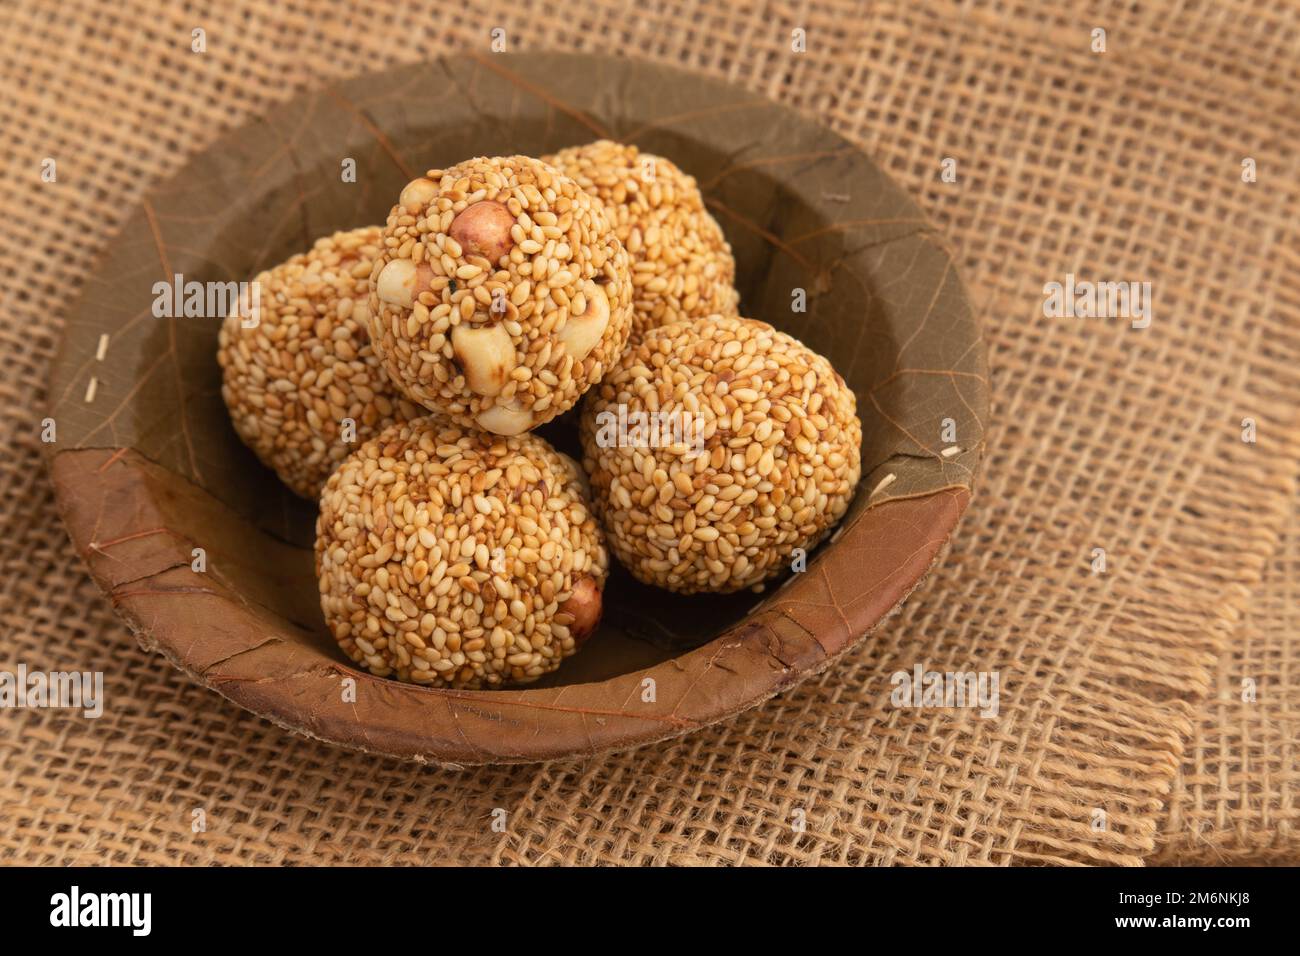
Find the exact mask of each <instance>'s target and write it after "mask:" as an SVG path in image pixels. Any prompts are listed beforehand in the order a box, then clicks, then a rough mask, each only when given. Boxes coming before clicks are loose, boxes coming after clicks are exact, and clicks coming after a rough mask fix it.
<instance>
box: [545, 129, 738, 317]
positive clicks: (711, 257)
mask: <svg viewBox="0 0 1300 956" xmlns="http://www.w3.org/2000/svg"><path fill="white" fill-rule="evenodd" d="M542 158H543V160H544V161H545V162H548V163H550V164H551V165H552V166H554V167H555V168H556V169H558V170H559V171H560V172H562V173H564V174H565V175H567V176H570V177H572V178H573V179H574V180H575V181H576V182H577V183H578V185H579V186H581V187H582V188H583V189H585V190H586V191H587V192H589V193H591V194H592V195H593V196H596V197H597V198H599V199H600V200H601V202H603V203H604V204H605V210H606V212H607V213H608V214H609V218H610V219H611V220H612V221H613V223H614V230H615V232H616V233H617V234H618V238H619V239H620V240H621V241H622V243H623V245H624V246H625V247H626V248H627V251H628V255H629V256H631V259H632V286H633V289H634V290H635V293H634V295H633V300H632V306H633V313H632V335H633V337H636V336H639V335H641V334H642V333H644V332H645V331H647V330H648V329H652V328H654V327H656V326H659V325H668V324H669V323H670V322H678V321H682V320H689V319H702V318H704V317H705V316H707V315H715V314H720V315H735V314H736V309H737V306H738V305H739V296H738V295H737V294H736V290H735V287H734V285H733V284H734V282H735V280H736V260H735V259H734V258H733V257H732V255H731V246H730V245H728V244H727V237H726V236H725V235H723V232H722V228H721V227H720V226H719V225H718V222H717V220H716V219H714V218H713V217H712V216H711V215H709V211H708V210H707V209H706V208H705V207H704V197H703V196H701V195H700V187H699V186H698V185H697V184H696V182H695V177H694V176H691V175H689V174H687V173H686V172H684V171H683V170H682V169H680V168H679V167H678V166H677V164H676V163H674V162H673V161H672V160H671V159H667V158H665V157H663V156H656V155H654V154H653V153H646V152H642V151H641V150H639V149H638V148H637V147H636V146H635V145H632V144H625V143H614V142H611V141H610V140H607V139H602V140H598V141H596V142H594V143H588V144H586V145H584V146H574V147H572V148H570V149H563V150H560V151H559V152H558V153H555V154H554V155H553V156H544V157H542Z"/></svg>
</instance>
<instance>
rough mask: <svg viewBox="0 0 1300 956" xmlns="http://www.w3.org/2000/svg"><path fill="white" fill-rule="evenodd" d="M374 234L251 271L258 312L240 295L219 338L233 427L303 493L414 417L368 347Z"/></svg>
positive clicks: (332, 242)
mask: <svg viewBox="0 0 1300 956" xmlns="http://www.w3.org/2000/svg"><path fill="white" fill-rule="evenodd" d="M379 240H380V227H378V226H367V227H365V228H362V229H353V230H351V231H348V232H336V233H335V234H334V235H332V236H327V237H325V238H323V239H319V240H317V242H316V244H315V245H313V246H312V248H311V249H310V250H309V251H307V252H305V253H301V254H299V255H296V256H294V257H292V258H291V259H289V260H288V261H287V262H284V263H282V264H280V265H278V266H276V267H275V268H273V269H269V270H267V271H266V272H263V273H261V274H260V275H258V276H257V278H256V279H255V280H254V281H255V282H256V283H257V286H258V298H257V306H258V307H257V309H256V311H254V310H253V308H252V305H253V303H252V301H250V299H249V298H241V299H240V302H239V307H238V308H237V309H234V310H232V311H231V313H230V315H228V316H226V318H225V320H224V321H223V322H222V324H221V331H220V333H219V334H218V338H217V362H218V364H219V365H220V366H221V377H222V385H221V397H222V398H223V399H224V400H225V402H226V407H227V408H228V409H229V410H230V418H231V421H232V422H233V423H234V426H235V431H236V432H238V434H239V437H240V438H241V439H243V441H244V444H246V445H248V447H249V448H251V449H252V450H253V452H254V453H255V454H256V455H257V457H258V458H259V459H261V460H262V462H263V463H264V464H266V465H267V466H268V467H270V468H271V469H273V470H274V471H275V473H276V474H277V475H279V476H280V480H281V481H283V482H284V483H285V484H286V485H288V486H289V487H290V488H291V489H292V490H293V491H294V492H296V493H297V494H299V495H301V496H303V497H304V498H311V499H315V498H316V497H317V496H318V495H319V494H320V490H321V486H322V485H324V484H325V479H326V478H328V477H329V475H330V472H332V471H333V470H334V466H335V465H337V464H338V463H339V462H340V461H342V460H343V459H344V458H345V457H346V456H347V454H348V452H349V451H351V450H352V449H353V448H355V447H356V444H357V443H359V442H362V441H365V440H366V439H367V438H369V437H370V436H372V435H376V434H378V433H379V432H380V431H382V430H383V429H385V428H387V427H388V426H389V425H391V424H393V422H395V421H398V420H400V419H407V418H414V417H415V416H416V415H418V414H421V412H420V411H419V409H418V406H416V405H413V404H412V403H410V402H408V401H407V400H406V399H405V398H404V397H402V395H401V393H399V392H398V391H397V389H396V388H394V387H393V385H392V383H391V382H389V380H388V377H387V376H386V375H385V374H384V373H383V370H382V369H381V368H380V366H379V359H378V358H376V357H375V354H374V352H373V351H372V350H371V348H370V333H369V331H368V330H367V328H366V311H367V301H368V299H369V296H370V270H371V263H372V262H373V260H374V257H375V256H376V255H378V253H379V248H380V246H379ZM245 321H247V322H248V323H249V325H248V327H245V325H244V323H245ZM349 419H350V420H351V426H349V425H348V423H347V420H349ZM354 431H355V434H353V432H354ZM349 440H350V442H349Z"/></svg>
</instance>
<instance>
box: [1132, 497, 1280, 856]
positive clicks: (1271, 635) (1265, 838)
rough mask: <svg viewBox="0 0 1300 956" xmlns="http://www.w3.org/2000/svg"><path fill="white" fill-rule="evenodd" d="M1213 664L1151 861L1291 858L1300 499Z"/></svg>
mask: <svg viewBox="0 0 1300 956" xmlns="http://www.w3.org/2000/svg"><path fill="white" fill-rule="evenodd" d="M1296 504H1297V507H1296V509H1295V510H1294V511H1293V512H1292V517H1291V520H1290V522H1289V523H1288V525H1287V531H1286V533H1285V534H1284V536H1283V541H1282V546H1281V547H1280V548H1279V549H1278V552H1277V554H1276V555H1274V557H1273V560H1272V562H1271V563H1270V564H1269V566H1268V568H1267V570H1266V571H1265V573H1264V581H1263V583H1262V584H1261V586H1260V587H1259V588H1258V589H1257V590H1256V591H1255V593H1254V594H1253V595H1252V596H1251V600H1250V603H1249V606H1248V609H1247V611H1246V612H1245V618H1244V620H1243V622H1242V625H1241V627H1240V628H1239V629H1238V631H1237V633H1236V635H1235V637H1234V639H1233V640H1232V641H1231V643H1230V646H1229V648H1228V650H1227V652H1226V653H1225V654H1223V655H1222V657H1220V658H1219V664H1218V667H1217V668H1216V670H1215V674H1214V680H1213V683H1212V684H1211V685H1210V693H1209V696H1208V697H1207V698H1206V699H1205V701H1204V702H1203V703H1202V704H1201V705H1200V707H1199V708H1198V717H1199V719H1198V720H1197V722H1196V725H1195V727H1194V728H1193V731H1192V737H1191V739H1190V740H1189V741H1188V746H1187V750H1186V753H1185V754H1184V756H1183V762H1182V767H1181V768H1180V769H1179V772H1178V776H1177V777H1176V778H1175V780H1174V789H1173V793H1172V796H1171V798H1170V801H1169V805H1170V807H1169V813H1168V816H1167V817H1166V820H1165V825H1164V826H1163V827H1162V832H1161V834H1160V837H1159V846H1158V851H1157V853H1156V855H1155V857H1154V862H1158V863H1170V864H1199V865H1202V866H1214V865H1216V864H1223V863H1252V862H1259V863H1291V864H1294V863H1295V862H1296V860H1297V858H1298V856H1300V586H1298V585H1300V501H1298V502H1297V503H1296Z"/></svg>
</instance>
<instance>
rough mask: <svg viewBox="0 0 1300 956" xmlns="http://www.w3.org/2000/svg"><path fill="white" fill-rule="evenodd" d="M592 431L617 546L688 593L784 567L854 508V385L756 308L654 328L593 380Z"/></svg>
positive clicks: (595, 467)
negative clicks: (747, 313)
mask: <svg viewBox="0 0 1300 956" xmlns="http://www.w3.org/2000/svg"><path fill="white" fill-rule="evenodd" d="M580 431H581V437H582V446H583V453H584V454H583V464H584V466H585V467H586V469H587V473H588V475H589V476H590V479H591V487H592V494H593V500H594V503H595V506H596V510H597V513H598V514H599V515H600V517H601V520H602V523H603V525H604V528H605V531H606V533H607V534H608V535H609V540H610V546H611V548H612V549H613V551H614V554H615V556H616V557H617V558H618V559H619V561H621V562H622V563H623V564H624V565H625V566H626V567H627V568H628V570H629V571H631V573H632V574H633V575H634V576H635V577H636V578H637V579H639V580H641V581H644V582H646V583H647V584H654V585H658V586H660V587H664V588H668V589H670V590H673V591H678V592H682V593H687V594H689V593H695V592H699V591H718V592H726V591H737V590H740V589H742V588H746V587H754V586H756V585H760V584H762V582H764V581H766V580H768V579H769V578H772V577H774V576H775V575H777V574H779V573H781V572H782V571H783V570H785V569H786V568H787V567H788V566H789V562H790V559H791V556H792V554H793V552H794V549H795V548H803V549H805V550H807V549H811V548H813V547H814V546H815V545H816V544H817V543H818V542H820V541H821V540H822V539H823V538H824V537H825V536H826V535H827V534H828V533H829V532H830V530H831V529H832V528H833V527H834V525H835V523H836V522H837V521H839V519H840V518H841V517H842V516H843V515H844V512H845V511H846V510H847V509H848V506H849V503H850V501H851V500H852V497H853V493H854V489H855V486H856V485H857V483H858V479H859V477H860V473H861V445H862V425H861V422H860V421H859V419H858V416H857V402H856V399H855V397H854V394H853V392H852V390H851V389H849V387H848V386H847V385H846V384H845V382H844V380H843V379H842V378H841V377H840V376H839V374H838V373H837V372H836V371H835V370H834V369H833V368H832V367H831V364H830V363H829V362H828V361H827V360H826V359H825V358H823V357H822V356H820V355H818V354H817V353H815V352H813V351H812V350H811V349H809V348H808V347H807V346H805V345H803V344H802V343H801V342H799V341H798V340H797V339H794V338H792V337H791V336H789V335H786V334H785V333H783V332H778V331H777V330H776V329H774V328H772V326H770V325H768V324H766V323H764V322H758V321H755V320H753V319H743V318H733V317H727V316H714V317H710V318H708V319H705V320H702V321H697V322H693V323H676V324H673V325H667V326H661V327H659V328H656V329H651V330H650V331H648V332H647V333H646V334H645V336H644V337H643V338H642V339H641V340H640V342H638V343H634V344H633V346H632V347H631V348H629V349H628V351H627V352H626V353H625V354H624V355H623V357H622V359H621V360H620V362H619V364H618V365H617V366H615V368H613V369H612V370H611V371H610V373H609V374H608V375H607V376H606V377H605V378H604V379H603V380H602V381H601V383H600V384H599V385H598V386H597V387H596V388H595V389H593V390H592V393H591V395H590V396H589V398H588V399H587V401H586V402H585V403H584V405H583V410H582V417H581V424H580Z"/></svg>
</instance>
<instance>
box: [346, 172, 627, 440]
mask: <svg viewBox="0 0 1300 956" xmlns="http://www.w3.org/2000/svg"><path fill="white" fill-rule="evenodd" d="M383 243H384V249H383V254H382V255H380V256H379V258H378V259H377V260H376V262H375V265H374V271H373V272H372V273H371V278H372V279H373V280H374V292H373V293H372V294H371V297H370V306H371V319H370V331H371V338H372V339H373V341H374V344H375V351H376V352H377V353H378V354H379V357H380V358H381V359H382V360H383V362H384V368H385V369H386V370H387V371H388V374H389V376H390V377H391V378H392V379H393V381H394V382H396V383H397V384H398V386H399V387H401V389H402V390H403V391H404V392H405V393H406V394H407V395H408V396H410V397H411V398H412V399H413V400H415V401H417V402H420V403H421V404H422V405H424V406H425V407H427V408H429V409H431V410H433V411H436V412H439V413H441V414H442V415H444V416H446V417H448V418H451V419H453V420H454V421H456V422H459V423H460V424H462V425H465V426H469V427H478V428H482V429H485V430H487V431H490V432H494V433H496V434H499V435H517V434H520V433H522V432H525V431H528V430H530V429H532V428H534V427H536V426H538V425H540V424H543V423H544V422H547V421H549V420H550V419H552V418H554V417H555V416H556V415H559V414H561V413H563V412H564V411H566V410H568V409H569V408H572V407H573V406H574V405H575V404H576V403H577V401H578V399H579V398H580V397H581V396H582V393H583V392H585V391H586V390H587V389H588V388H589V387H590V386H591V385H592V384H593V383H595V382H597V381H599V380H600V377H601V376H602V375H603V374H604V373H605V370H606V369H607V368H608V367H609V366H610V364H612V363H613V362H614V360H616V359H617V358H618V356H619V355H620V354H621V353H622V351H623V346H624V345H625V344H626V342H627V336H628V332H629V330H630V328H631V322H632V283H631V274H630V272H629V269H628V258H627V252H626V251H625V250H624V249H623V246H622V244H621V243H620V242H619V241H618V238H617V237H616V236H615V235H614V230H613V227H612V226H611V224H610V223H609V221H608V219H607V218H606V215H605V211H604V207H603V206H602V205H601V203H600V201H599V200H597V199H594V198H592V197H591V196H589V195H587V194H586V193H585V192H583V191H582V190H581V189H580V188H578V185H577V184H576V183H575V182H574V181H573V180H572V179H569V178H568V177H566V176H561V175H560V174H559V173H557V172H556V171H555V170H554V169H552V168H551V167H550V166H547V165H546V164H544V163H542V162H541V161H540V160H536V159H531V158H529V157H526V156H511V157H506V158H501V157H497V158H479V159H471V160H468V161H467V162H463V163H460V164H459V165H456V166H452V167H450V168H448V169H445V170H444V169H432V170H429V172H428V173H427V174H425V176H424V177H422V178H420V179H416V180H414V181H413V182H411V183H408V184H407V186H406V188H405V189H403V190H402V194H401V196H400V197H399V199H398V203H397V205H396V206H394V207H393V210H392V212H391V213H390V214H389V217H388V225H387V228H386V229H385V230H384V240H383Z"/></svg>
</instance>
